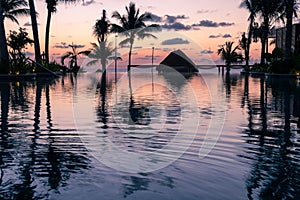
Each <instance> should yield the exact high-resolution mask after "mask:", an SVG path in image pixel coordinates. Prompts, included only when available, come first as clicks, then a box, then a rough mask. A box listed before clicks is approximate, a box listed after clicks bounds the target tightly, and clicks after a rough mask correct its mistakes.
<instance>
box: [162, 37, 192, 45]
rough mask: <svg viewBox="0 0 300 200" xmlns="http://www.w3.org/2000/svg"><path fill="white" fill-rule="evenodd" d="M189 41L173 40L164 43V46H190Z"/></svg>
mask: <svg viewBox="0 0 300 200" xmlns="http://www.w3.org/2000/svg"><path fill="white" fill-rule="evenodd" d="M189 43H190V42H189V41H188V40H183V39H182V38H173V39H169V40H165V41H163V42H162V43H161V44H162V45H175V44H189Z"/></svg>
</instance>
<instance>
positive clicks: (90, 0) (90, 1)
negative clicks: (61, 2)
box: [81, 0, 103, 6]
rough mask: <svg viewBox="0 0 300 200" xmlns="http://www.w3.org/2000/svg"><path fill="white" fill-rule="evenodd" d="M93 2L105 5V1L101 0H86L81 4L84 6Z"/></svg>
mask: <svg viewBox="0 0 300 200" xmlns="http://www.w3.org/2000/svg"><path fill="white" fill-rule="evenodd" d="M92 4H100V5H103V3H101V2H96V1H95V0H85V1H83V2H82V4H81V5H83V6H89V5H92Z"/></svg>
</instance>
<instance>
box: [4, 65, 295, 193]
mask: <svg viewBox="0 0 300 200" xmlns="http://www.w3.org/2000/svg"><path fill="white" fill-rule="evenodd" d="M201 73H202V76H200V75H196V76H191V77H186V78H185V79H184V80H181V81H176V77H174V76H172V75H169V76H164V75H158V74H156V73H154V77H153V78H154V80H156V81H157V82H159V81H161V82H162V83H165V85H168V86H169V87H164V86H163V85H160V84H152V83H149V84H146V85H144V86H143V87H142V88H137V89H132V90H128V91H130V94H126V93H125V92H124V91H123V90H121V89H119V88H117V87H115V86H116V85H115V82H116V81H117V80H116V79H115V74H114V73H110V72H107V74H106V73H104V74H101V73H99V74H95V75H93V76H90V75H88V74H87V75H83V74H79V75H78V76H77V77H73V76H71V75H70V76H69V75H67V76H65V77H62V78H61V79H57V80H37V81H32V82H0V97H1V121H0V123H1V132H0V134H1V137H0V198H1V199H124V198H126V199H299V198H300V170H299V169H300V168H299V160H300V157H299V153H300V151H299V144H300V143H299V141H300V140H299V133H300V131H299V127H300V120H299V117H300V87H299V86H298V84H297V81H296V80H289V79H283V78H281V79H280V78H271V77H261V78H260V77H251V76H241V75H239V74H238V73H236V72H234V70H233V71H232V72H231V74H224V75H222V74H218V73H216V72H210V71H203V72H201ZM122 75H125V76H126V74H119V75H118V77H117V78H118V80H120V78H121V77H122ZM150 75H151V74H150ZM144 78H145V77H143V76H140V75H137V76H133V77H132V79H131V82H129V83H127V84H124V86H125V87H132V88H134V85H136V84H137V83H138V82H139V81H143V80H144ZM205 80H212V81H216V83H217V81H221V82H222V83H223V87H222V88H221V90H220V91H219V92H220V93H222V94H223V95H225V97H226V99H225V101H226V102H224V104H225V108H226V120H225V126H224V129H223V133H222V135H221V137H220V140H219V142H218V143H217V144H216V146H215V148H214V149H213V151H212V152H211V153H210V154H209V155H208V156H207V157H206V158H204V159H199V157H198V153H199V149H200V147H201V145H202V142H203V140H204V137H205V133H206V131H207V128H208V123H209V120H210V119H211V116H212V115H214V114H215V113H214V112H215V111H214V110H213V108H212V105H211V103H210V102H211V99H213V98H214V97H213V96H210V93H209V90H208V88H207V86H206V84H205ZM94 83H96V84H94ZM188 84H190V85H191V87H192V88H193V90H194V93H195V95H196V96H197V98H198V101H199V102H198V105H197V106H198V107H199V110H200V116H201V123H200V125H199V128H198V133H197V135H196V137H195V139H194V142H193V144H192V145H191V146H190V148H189V149H188V150H187V151H186V152H185V154H184V155H183V156H182V157H181V158H180V159H178V160H177V161H176V162H174V163H172V164H171V165H170V166H168V167H165V168H163V169H160V170H157V171H154V172H151V173H137V174H136V173H125V172H119V171H117V170H114V169H111V168H109V167H107V166H105V165H104V164H102V163H101V162H99V161H98V160H97V159H95V158H94V157H93V156H92V155H91V154H90V153H88V150H87V148H86V147H85V146H84V144H83V143H82V141H81V140H82V139H83V138H82V137H83V136H82V134H81V136H80V137H79V134H78V133H81V132H82V133H84V134H86V135H84V136H85V137H86V138H89V137H90V135H91V134H92V132H91V130H95V129H96V130H99V132H101V133H103V134H105V136H106V137H107V138H108V139H109V140H110V141H111V142H112V143H113V144H115V145H116V146H118V147H120V148H123V149H124V150H127V151H129V152H139V151H145V152H152V151H154V150H157V149H160V148H162V147H164V146H165V145H166V144H167V143H168V142H170V140H172V138H174V137H175V135H176V133H177V131H178V130H180V129H181V127H180V125H179V124H180V120H181V119H180V118H181V117H182V115H183V113H182V109H181V108H182V106H186V105H188V104H189V103H190V101H189V98H188V94H187V86H188ZM94 85H95V86H96V87H97V88H94V89H95V90H93V87H94ZM170 88H171V89H170ZM220 95H221V94H220ZM182 97H185V98H182ZM73 99H74V102H73ZM91 99H93V102H94V104H95V105H93V106H94V107H93V108H94V110H93V112H92V113H91V115H92V117H91V118H86V115H85V113H82V119H81V120H80V121H79V122H78V124H77V127H76V126H75V123H74V119H73V106H76V105H78V104H77V102H78V101H83V102H90V100H91ZM182 99H183V100H182ZM123 100H124V101H123ZM115 107H117V108H118V110H114V108H115ZM194 112H195V110H190V111H189V112H188V114H189V115H191V116H196V115H195V114H196V113H194ZM124 113H125V114H124ZM126 113H127V114H126ZM121 114H122V115H121ZM161 124H164V126H161ZM149 126H150V128H152V129H153V130H156V129H157V130H160V131H158V132H157V134H154V135H153V134H152V135H151V134H149V133H143V132H141V131H140V130H144V128H145V127H149ZM75 127H76V128H75ZM77 129H78V130H77ZM100 130H101V131H100ZM186 137H187V138H188V137H189V133H186ZM181 150H182V146H181V145H180V144H178V147H177V149H174V151H181ZM91 153H92V152H91ZM162 156H165V155H162ZM128 162H129V163H130V162H131V161H130V160H128Z"/></svg>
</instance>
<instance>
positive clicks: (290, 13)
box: [285, 0, 295, 60]
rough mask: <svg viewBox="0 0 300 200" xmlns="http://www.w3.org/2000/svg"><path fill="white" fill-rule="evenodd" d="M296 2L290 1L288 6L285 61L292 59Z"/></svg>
mask: <svg viewBox="0 0 300 200" xmlns="http://www.w3.org/2000/svg"><path fill="white" fill-rule="evenodd" d="M294 3H295V2H294V0H288V1H287V5H286V11H285V12H286V37H285V59H287V60H290V59H291V57H292V37H293V32H292V31H293V7H294Z"/></svg>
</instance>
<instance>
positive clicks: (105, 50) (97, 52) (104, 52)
mask: <svg viewBox="0 0 300 200" xmlns="http://www.w3.org/2000/svg"><path fill="white" fill-rule="evenodd" d="M91 44H92V46H93V47H92V51H91V53H90V54H89V55H88V57H89V58H90V59H92V60H91V61H90V62H88V63H87V65H94V64H97V63H98V62H100V63H101V65H102V72H104V71H105V70H106V65H107V62H108V60H114V59H118V60H121V58H120V57H117V58H115V57H114V56H112V55H113V53H114V52H115V49H114V48H112V43H109V44H108V45H107V42H106V41H104V42H101V43H100V45H98V44H96V43H91Z"/></svg>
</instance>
